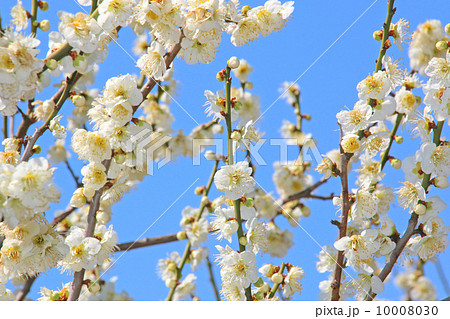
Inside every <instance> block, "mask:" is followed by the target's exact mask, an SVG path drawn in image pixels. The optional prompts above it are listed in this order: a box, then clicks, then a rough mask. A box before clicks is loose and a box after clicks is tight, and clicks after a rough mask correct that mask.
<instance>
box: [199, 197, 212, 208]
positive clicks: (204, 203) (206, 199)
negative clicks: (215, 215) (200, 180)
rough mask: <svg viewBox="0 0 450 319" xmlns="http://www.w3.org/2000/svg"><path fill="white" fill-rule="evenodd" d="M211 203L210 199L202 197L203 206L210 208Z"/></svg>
mask: <svg viewBox="0 0 450 319" xmlns="http://www.w3.org/2000/svg"><path fill="white" fill-rule="evenodd" d="M209 203H210V202H209V198H208V197H207V196H203V197H202V201H201V205H204V206H208V204H209Z"/></svg>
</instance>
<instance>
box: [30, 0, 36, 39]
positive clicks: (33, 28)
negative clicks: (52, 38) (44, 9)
mask: <svg viewBox="0 0 450 319" xmlns="http://www.w3.org/2000/svg"><path fill="white" fill-rule="evenodd" d="M37 10H38V0H31V17H30V20H31V36H36V31H37V28H38V22H37Z"/></svg>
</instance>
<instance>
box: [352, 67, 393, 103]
mask: <svg viewBox="0 0 450 319" xmlns="http://www.w3.org/2000/svg"><path fill="white" fill-rule="evenodd" d="M357 90H358V97H359V98H360V99H361V100H363V101H366V100H368V99H375V100H382V99H384V98H385V97H386V96H387V95H388V94H389V92H390V91H391V81H390V80H389V78H388V77H387V74H386V72H385V71H378V72H376V73H375V74H373V75H369V76H368V77H367V78H365V79H364V80H362V81H361V82H359V84H358V86H357Z"/></svg>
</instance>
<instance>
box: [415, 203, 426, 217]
mask: <svg viewBox="0 0 450 319" xmlns="http://www.w3.org/2000/svg"><path fill="white" fill-rule="evenodd" d="M414 212H415V213H416V214H417V215H423V214H425V213H426V212H427V207H426V206H425V205H424V204H422V203H418V204H416V206H414Z"/></svg>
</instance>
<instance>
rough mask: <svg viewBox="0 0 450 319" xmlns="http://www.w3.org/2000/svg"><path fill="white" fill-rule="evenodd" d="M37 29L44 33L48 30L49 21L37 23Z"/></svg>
mask: <svg viewBox="0 0 450 319" xmlns="http://www.w3.org/2000/svg"><path fill="white" fill-rule="evenodd" d="M39 29H41V30H42V31H44V32H47V31H48V30H50V21H48V20H42V21H41V22H39Z"/></svg>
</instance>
